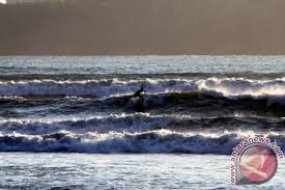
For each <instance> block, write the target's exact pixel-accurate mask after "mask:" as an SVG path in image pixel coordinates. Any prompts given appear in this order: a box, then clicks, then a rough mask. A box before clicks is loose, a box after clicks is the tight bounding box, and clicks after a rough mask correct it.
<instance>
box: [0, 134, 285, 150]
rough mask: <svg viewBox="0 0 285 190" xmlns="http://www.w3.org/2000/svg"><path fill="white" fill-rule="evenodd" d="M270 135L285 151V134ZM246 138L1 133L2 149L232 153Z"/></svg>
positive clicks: (210, 135) (0, 144) (239, 135)
mask: <svg viewBox="0 0 285 190" xmlns="http://www.w3.org/2000/svg"><path fill="white" fill-rule="evenodd" d="M251 135H252V134H251ZM267 136H268V137H269V138H270V139H271V140H272V141H275V142H276V143H277V144H278V145H279V146H281V149H282V150H285V149H284V148H285V137H284V136H283V135H278V134H268V135H267ZM246 137H249V136H248V135H244V134H240V133H224V134H219V135H218V134H215V135H214V134H191V133H176V132H172V131H169V130H158V131H149V132H144V133H132V134H129V133H109V134H96V133H88V134H84V135H78V134H73V133H63V132H62V133H54V134H49V135H38V136H35V135H21V134H13V135H0V151H33V152H80V153H193V154H231V152H232V149H233V148H234V147H235V146H236V145H237V144H238V143H239V142H240V141H242V140H243V139H244V138H246Z"/></svg>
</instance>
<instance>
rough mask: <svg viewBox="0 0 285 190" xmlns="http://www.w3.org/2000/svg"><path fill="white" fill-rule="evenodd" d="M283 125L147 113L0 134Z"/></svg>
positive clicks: (7, 124) (31, 124)
mask: <svg viewBox="0 0 285 190" xmlns="http://www.w3.org/2000/svg"><path fill="white" fill-rule="evenodd" d="M284 125H285V121H284V120H283V119H280V118H267V117H256V116H243V115H228V116H215V117H205V116H204V117H192V116H187V115H174V114H172V115H167V114H165V115H150V114H148V113H136V114H121V115H115V114H111V115H110V116H107V117H90V118H85V119H84V118H69V119H66V120H61V121H60V120H59V121H58V120H52V119H49V120H44V119H31V120H29V119H8V120H2V121H1V122H0V132H1V133H2V134H13V133H15V132H16V133H19V134H28V135H41V134H50V133H57V132H60V131H68V132H72V133H77V134H84V133H88V132H96V133H100V134H103V133H109V132H117V133H123V132H129V133H136V132H147V131H149V130H159V129H169V130H173V131H197V130H205V131H222V130H226V129H227V130H235V129H237V128H239V129H252V130H255V131H267V130H275V131H280V130H282V129H283V126H284Z"/></svg>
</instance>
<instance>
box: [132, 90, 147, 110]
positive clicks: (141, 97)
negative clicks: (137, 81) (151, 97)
mask: <svg viewBox="0 0 285 190" xmlns="http://www.w3.org/2000/svg"><path fill="white" fill-rule="evenodd" d="M144 94H145V90H144V88H143V85H142V86H141V88H140V89H139V90H137V91H136V92H135V94H134V97H139V100H138V102H137V110H141V109H142V108H143V104H144Z"/></svg>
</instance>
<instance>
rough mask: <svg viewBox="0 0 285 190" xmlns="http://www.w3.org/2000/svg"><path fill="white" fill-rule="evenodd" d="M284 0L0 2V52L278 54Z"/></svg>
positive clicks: (283, 40)
mask: <svg viewBox="0 0 285 190" xmlns="http://www.w3.org/2000/svg"><path fill="white" fill-rule="evenodd" d="M284 18H285V1H283V0H272V1H267V0H251V1H248V0H239V1H236V0H227V1H225V0H175V1H173V0H116V1H113V0H80V1H76V0H69V1H66V2H65V3H36V4H32V3H28V4H17V5H6V6H3V5H1V6H0V26H1V30H0V42H1V43H0V55H43V56H44V55H67V56H68V55H78V56H84V55H189V54H194V55H284V54H285V37H284V34H285V23H284Z"/></svg>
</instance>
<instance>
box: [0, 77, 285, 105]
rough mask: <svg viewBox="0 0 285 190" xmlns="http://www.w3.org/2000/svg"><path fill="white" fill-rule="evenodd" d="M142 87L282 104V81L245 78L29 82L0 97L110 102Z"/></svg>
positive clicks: (3, 89) (6, 85) (1, 87)
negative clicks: (262, 100) (96, 99)
mask: <svg viewBox="0 0 285 190" xmlns="http://www.w3.org/2000/svg"><path fill="white" fill-rule="evenodd" d="M141 85H144V86H145V89H146V90H147V92H148V94H167V93H174V92H175V93H190V92H201V93H208V94H212V95H216V96H222V97H227V98H231V99H236V98H240V97H247V96H250V97H252V98H263V97H270V101H269V103H274V102H279V103H280V102H282V103H284V104H285V80H284V79H283V78H279V79H274V80H252V79H245V78H223V79H220V78H208V79H179V78H177V79H145V80H118V79H106V80H83V81H69V80H66V81H55V80H28V81H16V82H15V81H5V82H3V81H2V82H0V96H2V97H7V96H90V97H96V98H111V97H120V96H126V95H132V94H133V93H134V92H135V91H136V90H137V89H138V88H139V87H140V86H141Z"/></svg>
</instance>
